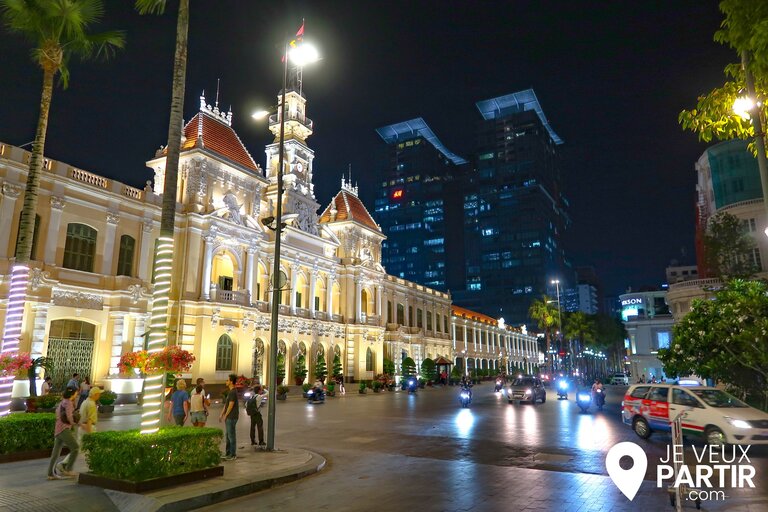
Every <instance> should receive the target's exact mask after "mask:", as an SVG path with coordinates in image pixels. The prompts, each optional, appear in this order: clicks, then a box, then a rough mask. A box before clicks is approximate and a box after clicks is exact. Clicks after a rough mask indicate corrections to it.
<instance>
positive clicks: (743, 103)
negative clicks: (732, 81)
mask: <svg viewBox="0 0 768 512" xmlns="http://www.w3.org/2000/svg"><path fill="white" fill-rule="evenodd" d="M754 108H755V100H753V99H752V98H750V97H749V96H737V97H736V99H735V100H734V102H733V112H734V113H735V114H736V115H737V116H739V117H741V118H742V119H744V120H745V121H749V120H750V119H751V118H752V116H751V114H750V112H751V111H752V110H753V109H754Z"/></svg>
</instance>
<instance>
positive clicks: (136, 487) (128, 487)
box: [77, 466, 224, 493]
mask: <svg viewBox="0 0 768 512" xmlns="http://www.w3.org/2000/svg"><path fill="white" fill-rule="evenodd" d="M223 474H224V466H215V467H212V468H207V469H200V470H197V471H190V472H189V473H180V474H178V475H171V476H164V477H161V478H153V479H151V480H143V481H141V482H131V481H130V480H118V479H116V478H109V477H106V476H99V475H94V474H93V473H80V475H79V477H78V479H77V483H79V484H83V485H93V486H95V487H102V488H104V489H112V490H114V491H122V492H131V493H139V492H147V491H155V490H157V489H164V488H166V487H174V486H177V485H182V484H188V483H192V482H199V481H200V480H204V479H206V478H215V477H217V476H222V475H223Z"/></svg>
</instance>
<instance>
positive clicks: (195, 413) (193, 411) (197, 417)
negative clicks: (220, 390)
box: [189, 379, 210, 427]
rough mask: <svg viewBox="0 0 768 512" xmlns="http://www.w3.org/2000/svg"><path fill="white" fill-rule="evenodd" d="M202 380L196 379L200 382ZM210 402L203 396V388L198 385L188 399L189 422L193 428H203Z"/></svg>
mask: <svg viewBox="0 0 768 512" xmlns="http://www.w3.org/2000/svg"><path fill="white" fill-rule="evenodd" d="M201 380H203V379H197V381H198V382H200V381H201ZM209 405H210V400H208V398H207V397H206V395H205V388H204V387H203V385H202V384H198V385H197V387H196V388H195V389H194V390H193V391H192V395H191V396H190V398H189V421H191V422H192V425H193V426H195V427H204V426H205V422H206V421H208V406H209Z"/></svg>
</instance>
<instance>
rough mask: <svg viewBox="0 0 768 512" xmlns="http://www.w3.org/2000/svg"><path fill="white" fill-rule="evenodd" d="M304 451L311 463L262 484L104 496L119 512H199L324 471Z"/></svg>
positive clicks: (320, 460) (213, 483)
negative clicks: (191, 511)
mask: <svg viewBox="0 0 768 512" xmlns="http://www.w3.org/2000/svg"><path fill="white" fill-rule="evenodd" d="M301 451H302V452H305V453H307V454H309V456H310V457H309V460H308V461H306V462H304V463H303V464H301V465H300V466H296V467H294V468H290V469H286V470H284V471H281V472H276V473H274V474H272V475H270V476H267V477H266V478H263V479H260V480H252V481H244V480H243V479H239V480H236V481H230V482H227V481H217V480H216V479H212V480H207V481H205V482H203V483H200V484H198V485H195V487H196V488H192V487H191V486H190V485H185V486H180V487H175V488H172V489H165V490H163V491H160V492H157V493H153V494H152V495H146V494H129V493H124V492H119V491H111V490H106V489H105V490H104V492H105V493H106V494H107V496H108V497H109V499H110V500H112V503H114V504H115V506H116V507H117V509H118V510H120V512H181V511H188V510H192V509H198V508H202V507H206V506H209V505H215V504H216V503H221V502H224V501H227V500H231V499H234V498H240V497H242V496H247V495H249V494H253V493H257V492H260V491H263V490H266V489H270V488H272V487H277V486H279V485H283V484H287V483H291V482H294V481H296V480H299V479H301V478H304V477H307V476H310V475H313V474H315V473H317V472H319V471H321V470H322V469H323V468H324V467H325V465H326V460H325V457H323V456H322V455H319V454H317V453H315V452H311V451H309V450H301ZM225 476H226V475H225Z"/></svg>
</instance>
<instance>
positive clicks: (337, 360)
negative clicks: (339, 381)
mask: <svg viewBox="0 0 768 512" xmlns="http://www.w3.org/2000/svg"><path fill="white" fill-rule="evenodd" d="M343 375H344V367H343V366H342V365H341V356H339V354H336V355H335V356H333V377H334V378H339V377H341V376H343Z"/></svg>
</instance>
